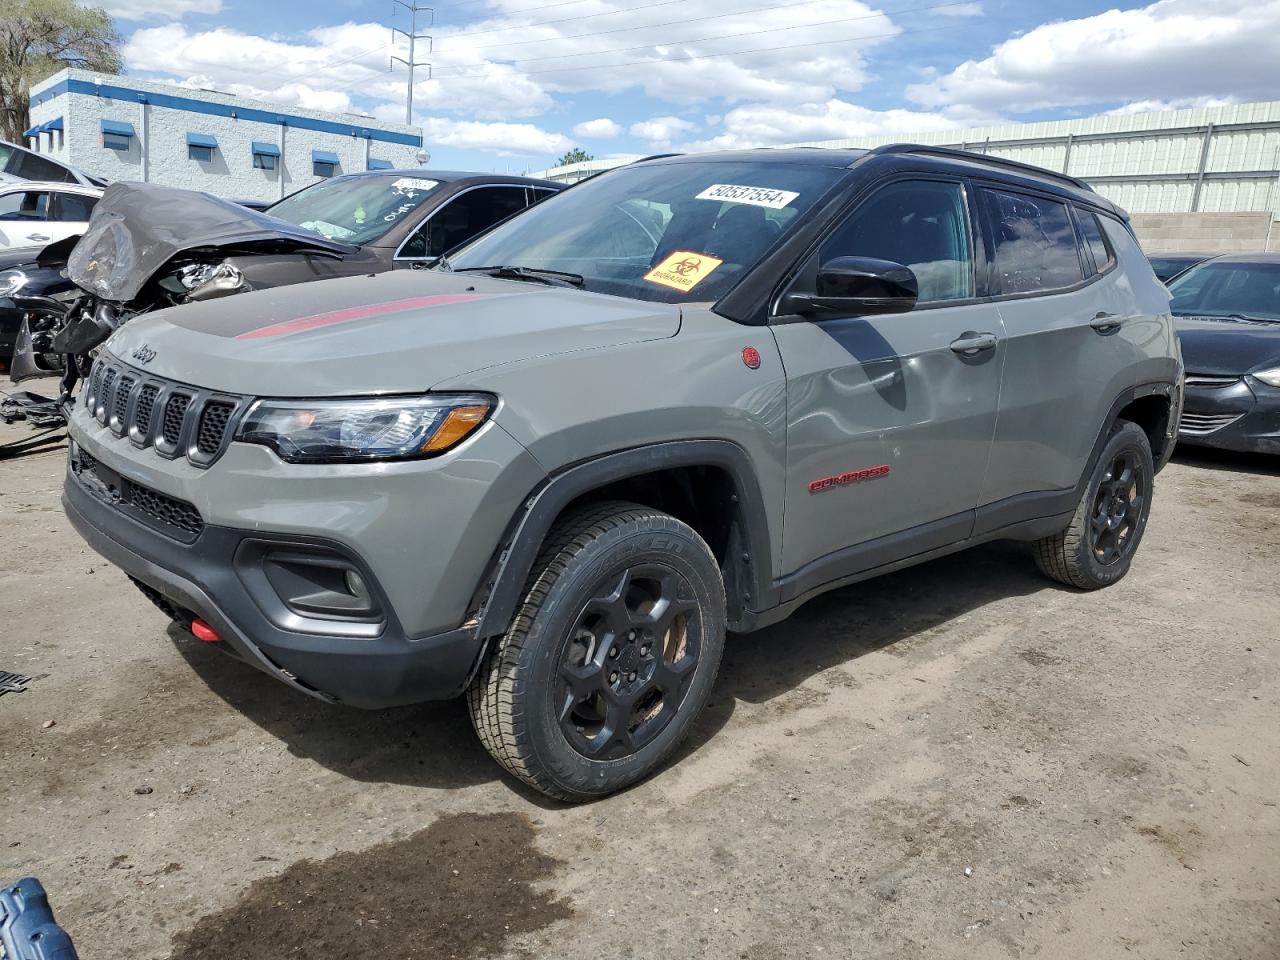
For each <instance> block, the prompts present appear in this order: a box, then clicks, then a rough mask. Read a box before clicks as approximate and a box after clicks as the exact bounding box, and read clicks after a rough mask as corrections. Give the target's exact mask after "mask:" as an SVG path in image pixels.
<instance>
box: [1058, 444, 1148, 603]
mask: <svg viewBox="0 0 1280 960" xmlns="http://www.w3.org/2000/svg"><path fill="white" fill-rule="evenodd" d="M1154 479H1155V464H1154V462H1153V460H1152V456H1151V441H1150V440H1148V439H1147V435H1146V433H1144V432H1143V430H1142V428H1141V427H1139V426H1138V425H1137V424H1135V423H1130V422H1129V421H1125V420H1122V421H1120V422H1118V423H1117V424H1116V425H1115V426H1114V427H1113V428H1112V429H1111V434H1110V436H1108V437H1107V442H1106V444H1105V445H1104V446H1103V448H1102V454H1101V456H1099V457H1098V462H1097V465H1096V466H1095V467H1094V470H1093V474H1092V475H1091V476H1090V477H1089V482H1088V484H1086V485H1085V490H1084V495H1083V496H1082V497H1081V498H1080V503H1079V505H1078V506H1077V507H1076V512H1075V515H1074V516H1073V517H1072V518H1071V524H1070V526H1068V527H1067V529H1065V530H1063V531H1062V532H1061V533H1058V534H1055V535H1054V536H1052V537H1045V538H1044V539H1043V540H1038V541H1036V544H1035V554H1036V564H1037V565H1038V566H1039V567H1040V571H1041V572H1042V573H1044V574H1045V576H1048V577H1052V578H1053V579H1054V580H1057V581H1058V582H1059V583H1065V584H1066V585H1067V586H1071V587H1076V588H1078V589H1080V590H1097V589H1100V588H1102V587H1107V586H1110V585H1111V584H1113V583H1115V582H1116V581H1117V580H1119V579H1121V578H1122V577H1123V576H1124V575H1125V574H1126V573H1128V572H1129V565H1130V563H1132V561H1133V555H1134V554H1135V553H1136V552H1137V549H1138V544H1139V543H1140V542H1141V540H1142V534H1143V533H1144V532H1145V531H1146V528H1147V518H1148V517H1149V516H1150V515H1151V495H1152V492H1153V489H1154Z"/></svg>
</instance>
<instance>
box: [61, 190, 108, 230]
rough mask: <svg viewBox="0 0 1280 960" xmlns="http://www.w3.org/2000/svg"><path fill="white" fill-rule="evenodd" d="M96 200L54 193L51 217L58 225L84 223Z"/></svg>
mask: <svg viewBox="0 0 1280 960" xmlns="http://www.w3.org/2000/svg"><path fill="white" fill-rule="evenodd" d="M97 203H98V198H97V197H90V196H85V195H84V194H81V193H55V194H54V195H53V217H52V218H51V219H53V220H57V221H58V222H59V223H85V222H86V221H88V219H89V214H91V213H93V208H94V207H95V206H96V205H97Z"/></svg>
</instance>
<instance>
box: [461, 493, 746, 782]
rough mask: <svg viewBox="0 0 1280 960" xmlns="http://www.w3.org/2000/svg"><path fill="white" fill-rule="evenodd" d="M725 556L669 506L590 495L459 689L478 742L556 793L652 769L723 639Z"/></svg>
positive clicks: (671, 748) (680, 728) (684, 729)
mask: <svg viewBox="0 0 1280 960" xmlns="http://www.w3.org/2000/svg"><path fill="white" fill-rule="evenodd" d="M724 631H725V600H724V584H723V581H722V579H721V576H720V569H719V566H718V565H717V563H716V559H715V556H714V555H713V554H712V552H711V550H710V548H709V547H708V546H707V544H706V542H705V541H703V539H702V538H701V537H700V536H698V534H697V533H696V532H695V531H694V530H693V529H692V528H690V527H689V526H687V525H686V524H684V523H681V522H680V521H679V520H676V519H675V518H674V517H671V516H669V515H667V514H665V513H661V512H659V511H657V510H652V509H650V508H648V507H642V506H637V505H634V504H627V503H617V502H614V503H603V504H596V505H592V506H590V507H587V508H586V509H584V510H582V511H579V512H577V513H575V514H573V515H571V516H569V517H567V518H565V519H563V520H561V521H560V522H559V523H558V524H557V525H556V527H555V528H553V530H552V531H551V533H550V534H549V535H548V537H547V542H546V544H545V545H544V547H543V549H542V551H541V553H540V554H539V556H538V559H537V561H536V562H535V563H534V567H533V570H532V572H531V573H530V576H529V581H528V583H527V585H526V589H525V598H524V602H523V603H522V605H521V607H520V609H519V610H518V612H517V614H516V617H515V619H514V620H513V622H512V624H511V628H510V629H509V630H508V631H507V633H506V634H505V635H504V636H503V637H502V638H501V640H500V641H499V642H498V644H497V646H496V648H495V649H494V650H493V651H492V653H491V654H490V655H489V656H488V657H487V658H486V661H485V663H484V664H483V665H482V667H481V669H480V672H479V674H478V675H477V677H476V679H475V680H474V681H473V683H472V685H471V687H470V689H469V690H468V692H467V703H468V706H469V707H470V712H471V720H472V723H473V724H474V725H475V728H476V732H477V733H478V734H479V736H480V740H481V742H482V743H483V744H484V745H485V748H486V749H487V750H488V751H489V753H490V754H492V755H493V757H494V759H495V760H497V761H498V762H499V763H500V764H501V765H502V766H503V767H504V768H506V770H507V771H508V772H510V773H511V774H512V775H513V776H515V777H517V778H519V779H520V780H522V781H524V782H525V783H527V784H528V785H529V786H531V787H533V788H534V789H536V790H539V791H541V792H542V793H545V794H547V795H548V796H551V797H555V798H557V799H560V800H568V801H585V800H592V799H596V798H598V797H603V796H607V795H608V794H611V793H614V792H616V791H618V790H621V789H623V788H624V787H627V786H630V785H631V784H633V783H635V782H636V781H637V780H640V779H642V778H643V777H645V776H647V775H648V774H649V773H651V772H652V771H653V770H654V769H655V768H656V767H658V766H659V765H660V764H662V763H663V762H664V761H665V760H667V759H668V758H669V757H670V756H671V755H672V753H674V752H675V750H676V748H677V747H678V746H679V745H680V743H681V741H683V740H684V738H685V737H686V736H687V735H688V733H689V729H690V727H691V726H692V725H693V722H694V720H695V719H696V718H697V716H698V714H699V713H700V712H701V711H702V708H703V707H704V706H705V705H706V703H707V700H708V699H709V697H710V695H711V688H712V685H713V684H714V682H715V678H716V672H717V671H718V670H719V666H720V657H721V653H722V652H723V649H724Z"/></svg>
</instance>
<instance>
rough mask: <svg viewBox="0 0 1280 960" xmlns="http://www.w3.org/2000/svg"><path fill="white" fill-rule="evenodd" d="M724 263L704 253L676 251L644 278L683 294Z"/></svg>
mask: <svg viewBox="0 0 1280 960" xmlns="http://www.w3.org/2000/svg"><path fill="white" fill-rule="evenodd" d="M722 263H724V261H723V260H717V259H716V258H715V257H709V256H707V255H706V254H705V253H690V252H689V251H688V250H677V251H676V252H675V253H673V254H672V255H671V256H669V257H667V259H665V260H663V261H662V262H661V263H660V264H658V265H657V266H656V267H654V268H653V269H652V270H650V271H649V272H648V273H646V274H645V275H644V278H645V279H646V280H648V281H649V282H650V283H656V284H659V285H660V286H664V287H670V288H671V289H672V290H679V291H681V292H684V291H686V290H692V289H693V288H694V287H696V286H697V285H698V284H700V283H701V282H702V281H703V280H705V279H706V278H707V277H709V276H711V274H712V273H714V272H715V269H716V267H718V266H720V264H722Z"/></svg>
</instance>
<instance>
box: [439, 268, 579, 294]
mask: <svg viewBox="0 0 1280 960" xmlns="http://www.w3.org/2000/svg"><path fill="white" fill-rule="evenodd" d="M452 272H453V273H483V274H484V275H485V276H487V277H496V278H497V279H499V280H524V281H526V282H528V283H545V284H546V285H547V286H549V287H576V288H578V289H581V288H582V286H583V285H584V284H585V283H586V280H585V279H584V278H583V277H582V275H581V274H578V273H565V272H564V271H563V270H540V269H538V268H536V267H517V266H511V265H510V264H504V265H502V266H498V267H454V268H452Z"/></svg>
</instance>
